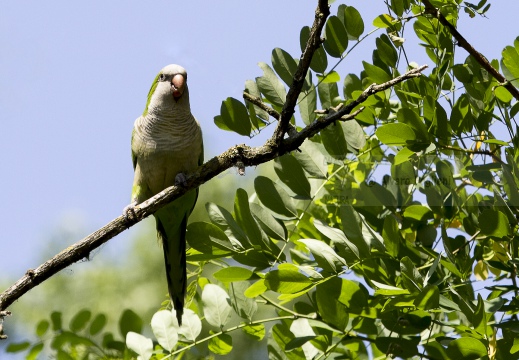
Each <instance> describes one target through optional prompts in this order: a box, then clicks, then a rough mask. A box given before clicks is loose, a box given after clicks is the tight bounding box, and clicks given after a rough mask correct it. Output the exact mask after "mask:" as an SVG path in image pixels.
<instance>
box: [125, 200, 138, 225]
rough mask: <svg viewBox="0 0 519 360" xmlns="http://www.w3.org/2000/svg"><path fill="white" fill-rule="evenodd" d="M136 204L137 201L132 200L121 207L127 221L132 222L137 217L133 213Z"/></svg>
mask: <svg viewBox="0 0 519 360" xmlns="http://www.w3.org/2000/svg"><path fill="white" fill-rule="evenodd" d="M136 205H137V201H134V202H132V203H131V204H130V205H128V206H126V207H125V208H124V209H123V216H124V219H125V220H126V222H127V223H130V222H132V221H133V220H135V218H136V217H137V215H135V206H136Z"/></svg>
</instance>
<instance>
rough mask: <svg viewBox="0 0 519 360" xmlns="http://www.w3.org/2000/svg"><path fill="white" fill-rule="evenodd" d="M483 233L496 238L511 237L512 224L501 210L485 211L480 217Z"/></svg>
mask: <svg viewBox="0 0 519 360" xmlns="http://www.w3.org/2000/svg"><path fill="white" fill-rule="evenodd" d="M478 220H479V226H480V227H481V232H482V233H483V234H485V235H488V236H492V237H495V238H500V239H502V238H505V237H507V236H508V235H509V233H510V231H511V229H510V223H509V221H508V218H507V217H506V215H505V214H503V213H502V212H501V211H499V210H493V209H485V210H483V211H482V212H481V214H480V215H479V217H478Z"/></svg>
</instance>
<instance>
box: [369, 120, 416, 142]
mask: <svg viewBox="0 0 519 360" xmlns="http://www.w3.org/2000/svg"><path fill="white" fill-rule="evenodd" d="M375 134H376V135H377V138H378V139H379V140H380V142H382V143H383V144H386V145H397V146H398V145H400V146H404V145H407V144H409V143H413V142H414V141H415V140H416V135H415V133H414V131H413V129H411V127H409V126H408V125H406V124H400V123H397V124H395V123H390V124H385V125H382V126H381V127H379V128H378V129H377V131H376V132H375Z"/></svg>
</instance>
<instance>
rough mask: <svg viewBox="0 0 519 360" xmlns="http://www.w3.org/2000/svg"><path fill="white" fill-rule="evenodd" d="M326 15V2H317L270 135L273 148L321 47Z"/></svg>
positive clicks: (280, 136) (289, 116)
mask: <svg viewBox="0 0 519 360" xmlns="http://www.w3.org/2000/svg"><path fill="white" fill-rule="evenodd" d="M328 15H330V9H329V7H328V0H319V3H318V5H317V9H316V10H315V20H314V23H313V25H312V28H311V29H310V37H309V38H308V41H307V42H306V47H305V49H304V51H303V53H302V54H301V58H300V59H299V64H298V66H297V70H296V72H295V74H294V78H293V80H292V85H291V86H290V89H289V90H288V93H287V97H286V101H285V104H284V105H283V109H282V110H281V114H280V115H281V116H280V118H279V122H278V125H277V127H276V130H275V131H274V134H273V135H272V140H273V141H272V142H273V145H274V146H277V145H279V144H281V141H282V140H283V137H284V136H285V133H286V132H287V130H288V124H289V123H290V119H291V118H292V115H294V111H295V107H296V104H297V99H298V97H299V94H300V93H301V89H303V85H304V82H305V77H306V73H307V72H308V68H309V67H310V62H311V61H312V57H313V55H314V53H315V51H316V50H317V49H319V46H321V43H322V41H321V33H322V30H323V27H324V24H325V22H326V19H327V18H328Z"/></svg>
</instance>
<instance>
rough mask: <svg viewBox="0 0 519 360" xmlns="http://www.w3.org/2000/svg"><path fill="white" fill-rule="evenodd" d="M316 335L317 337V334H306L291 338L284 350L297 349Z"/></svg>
mask: <svg viewBox="0 0 519 360" xmlns="http://www.w3.org/2000/svg"><path fill="white" fill-rule="evenodd" d="M316 337H317V335H308V336H303V337H296V338H293V339H292V340H290V341H289V342H288V343H287V344H286V345H285V351H291V350H294V349H298V348H300V347H302V346H303V345H304V344H306V343H307V342H309V341H310V340H313V339H315V338H316Z"/></svg>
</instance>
